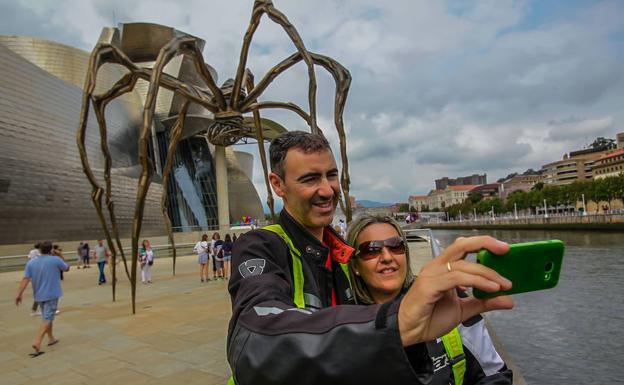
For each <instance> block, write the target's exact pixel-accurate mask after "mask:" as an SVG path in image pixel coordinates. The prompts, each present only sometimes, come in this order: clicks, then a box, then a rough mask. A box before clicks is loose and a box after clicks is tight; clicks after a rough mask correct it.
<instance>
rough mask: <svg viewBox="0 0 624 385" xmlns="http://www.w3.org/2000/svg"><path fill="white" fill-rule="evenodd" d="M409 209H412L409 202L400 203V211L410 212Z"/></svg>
mask: <svg viewBox="0 0 624 385" xmlns="http://www.w3.org/2000/svg"><path fill="white" fill-rule="evenodd" d="M409 209H410V207H409V203H401V204H399V212H401V213H405V212H408V211H409Z"/></svg>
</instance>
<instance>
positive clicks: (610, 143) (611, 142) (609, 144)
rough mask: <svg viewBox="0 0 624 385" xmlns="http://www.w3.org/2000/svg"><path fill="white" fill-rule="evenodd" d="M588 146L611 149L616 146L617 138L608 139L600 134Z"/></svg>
mask: <svg viewBox="0 0 624 385" xmlns="http://www.w3.org/2000/svg"><path fill="white" fill-rule="evenodd" d="M588 147H589V148H593V149H605V150H611V149H614V148H616V147H617V145H616V144H615V139H611V138H609V139H607V138H604V137H602V136H599V137H598V138H596V139H595V140H594V141H593V142H592V143H591V144H590V145H589V146H588Z"/></svg>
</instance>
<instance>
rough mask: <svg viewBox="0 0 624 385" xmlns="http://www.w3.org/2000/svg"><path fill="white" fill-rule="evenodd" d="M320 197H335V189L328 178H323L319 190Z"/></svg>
mask: <svg viewBox="0 0 624 385" xmlns="http://www.w3.org/2000/svg"><path fill="white" fill-rule="evenodd" d="M318 195H319V196H321V197H323V198H331V197H333V196H334V189H333V188H332V185H331V183H329V180H327V178H322V179H321V183H320V185H319V189H318Z"/></svg>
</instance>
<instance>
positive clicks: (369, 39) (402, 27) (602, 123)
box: [0, 0, 624, 202]
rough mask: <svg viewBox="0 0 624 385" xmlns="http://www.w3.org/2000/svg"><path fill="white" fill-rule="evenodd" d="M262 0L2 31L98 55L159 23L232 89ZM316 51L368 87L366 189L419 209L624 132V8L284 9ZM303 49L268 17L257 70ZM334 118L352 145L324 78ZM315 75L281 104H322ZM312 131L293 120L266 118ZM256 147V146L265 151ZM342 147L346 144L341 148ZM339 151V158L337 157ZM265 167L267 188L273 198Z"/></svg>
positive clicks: (499, 1) (133, 7) (356, 117)
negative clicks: (456, 189) (124, 29)
mask: <svg viewBox="0 0 624 385" xmlns="http://www.w3.org/2000/svg"><path fill="white" fill-rule="evenodd" d="M252 4H253V2H252V1H242V0H232V1H216V0H213V1H208V0H188V1H182V0H180V1H175V2H174V1H169V0H166V1H164V0H162V1H161V0H152V1H146V0H132V1H128V0H123V1H122V0H108V1H104V0H38V1H37V0H17V1H15V0H0V34H15V35H30V36H37V37H42V38H46V39H50V40H55V41H58V42H61V43H65V44H69V45H73V46H76V47H79V48H83V49H85V50H91V49H92V48H93V45H94V43H95V41H96V40H97V38H98V36H99V33H100V30H101V28H102V27H103V26H112V25H114V24H115V23H121V22H137V21H145V22H155V23H160V24H165V25H169V26H173V27H175V28H177V29H179V30H182V31H184V32H187V33H190V34H193V35H195V36H198V37H200V38H202V39H204V40H206V47H205V49H204V57H205V59H206V60H207V61H208V62H209V63H210V64H211V65H212V66H213V67H215V68H216V69H217V71H218V73H219V82H222V81H224V80H225V79H227V78H228V77H232V76H233V74H234V73H235V69H236V65H237V61H238V55H239V50H240V46H241V42H242V36H243V33H244V31H245V29H246V27H247V24H248V22H249V16H250V12H251V8H252ZM274 4H275V5H276V7H277V8H278V9H280V10H281V11H283V12H284V13H285V14H286V15H287V16H288V17H289V19H290V20H291V22H292V23H293V24H294V25H295V26H296V27H297V28H298V30H299V32H300V34H301V36H302V37H303V39H304V41H305V42H306V45H307V46H308V48H309V49H310V50H312V51H315V52H318V53H322V54H325V55H329V56H331V57H333V58H335V59H337V60H338V61H339V62H341V63H342V64H343V65H344V66H346V67H347V68H348V69H349V70H350V72H351V75H352V77H353V81H352V86H351V90H350V93H349V99H348V101H347V108H346V112H345V122H346V126H347V130H348V138H347V139H348V154H349V159H350V171H351V177H352V186H351V189H352V194H353V195H355V196H356V197H357V198H358V199H372V200H378V201H383V202H397V201H406V200H407V197H408V196H409V195H413V194H424V193H427V192H428V191H429V190H430V189H431V188H433V186H434V179H435V178H439V177H442V176H449V177H457V176H461V175H469V174H473V173H484V172H485V173H487V174H488V180H489V181H495V180H496V179H498V178H499V177H501V176H504V175H506V174H508V173H510V172H515V171H519V172H522V171H524V170H525V169H527V168H534V169H539V168H540V166H541V165H542V164H545V163H548V162H550V161H554V160H557V159H560V158H561V156H562V155H563V154H564V153H566V152H568V151H571V150H575V149H580V148H582V147H583V146H585V145H587V144H588V143H590V142H591V141H592V140H593V139H594V138H596V137H597V136H606V137H612V138H613V137H615V134H616V133H617V132H623V131H624V111H623V105H624V23H623V22H622V21H623V20H624V1H575V0H548V1H523V0H520V1H511V0H490V1H460V0H448V1H429V0H427V1H425V0H423V1H415V0H405V1H378V0H376V1H372V0H331V1H330V0H315V1H303V0H301V1H298V0H274ZM292 52H294V46H293V45H292V43H291V42H290V41H289V40H288V39H287V37H286V35H285V33H284V32H283V31H282V30H281V29H280V28H278V27H277V26H276V25H275V24H273V23H272V22H271V21H270V20H268V19H266V18H265V19H263V23H262V24H261V26H260V28H259V30H258V32H257V33H256V37H255V39H254V45H253V46H252V50H251V54H250V60H249V62H248V66H249V67H250V68H251V69H252V71H253V72H254V73H255V74H256V77H260V76H262V74H263V73H264V72H266V71H267V70H268V69H269V68H271V67H272V66H273V65H274V64H277V63H278V62H279V61H280V60H282V59H283V58H285V57H287V56H288V55H290V54H291V53H292ZM317 77H318V82H319V94H318V96H319V101H318V104H319V117H318V118H319V122H320V124H321V127H322V128H323V130H324V131H325V133H326V135H327V136H328V138H329V139H330V140H331V141H333V142H334V143H337V136H336V134H335V129H334V128H333V125H332V122H333V110H332V106H333V93H334V88H333V83H332V79H331V77H330V76H328V75H327V74H326V73H324V72H323V71H322V70H317ZM307 83H308V80H307V75H306V70H305V68H304V67H303V66H298V67H295V68H293V69H292V70H291V72H290V73H288V74H287V75H285V76H283V77H282V78H280V79H278V81H276V82H275V83H274V84H273V85H272V87H271V89H270V90H269V91H268V92H266V93H265V95H264V96H263V99H265V100H280V101H294V102H296V103H299V104H300V105H302V106H304V107H306V106H307V99H306V96H307ZM263 116H265V117H270V118H273V119H276V120H278V121H280V122H281V123H282V124H284V125H285V126H287V127H289V128H290V129H307V128H306V126H305V124H304V123H303V122H302V121H300V120H299V118H298V117H296V116H293V115H292V114H291V113H290V112H279V113H266V114H264V115H263ZM240 149H241V150H245V151H250V152H256V151H255V147H253V146H241V147H240ZM336 149H337V147H336ZM336 153H337V152H336ZM259 164H260V162H259V160H258V161H256V166H257V167H256V170H255V175H254V182H255V183H256V185H257V187H258V190H259V191H260V192H261V195H262V196H263V197H264V196H265V195H266V193H265V192H264V182H263V179H262V175H261V170H260V165H259Z"/></svg>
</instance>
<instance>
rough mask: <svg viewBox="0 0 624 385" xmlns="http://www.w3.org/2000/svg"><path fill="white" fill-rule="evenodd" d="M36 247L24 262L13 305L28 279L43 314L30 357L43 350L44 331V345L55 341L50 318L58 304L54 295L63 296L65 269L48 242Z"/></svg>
mask: <svg viewBox="0 0 624 385" xmlns="http://www.w3.org/2000/svg"><path fill="white" fill-rule="evenodd" d="M40 247H41V255H40V256H38V257H37V258H33V259H31V260H30V261H28V263H27V264H26V269H25V270H24V278H23V279H22V281H21V282H20V285H19V289H18V290H17V296H16V297H15V305H16V306H19V304H20V303H21V302H22V294H23V293H24V290H26V287H28V284H29V283H30V282H31V281H32V286H33V293H34V297H35V301H36V302H37V303H38V304H39V306H40V307H41V314H42V318H43V322H42V323H41V326H40V327H39V331H38V333H37V337H36V338H35V342H33V344H32V348H33V349H35V352H34V353H31V356H33V357H37V356H39V355H41V354H43V353H44V352H42V351H41V342H42V340H43V336H44V335H46V334H47V335H48V346H52V345H54V344H56V343H58V342H59V340H58V339H56V338H54V335H53V334H52V322H53V321H54V315H55V314H56V309H57V307H58V299H59V298H61V297H62V296H63V290H62V289H61V274H60V272H62V271H69V265H68V264H66V263H65V262H64V261H63V260H62V259H61V258H59V257H57V256H55V255H51V252H52V243H51V242H49V241H45V242H42V243H41V245H40Z"/></svg>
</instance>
